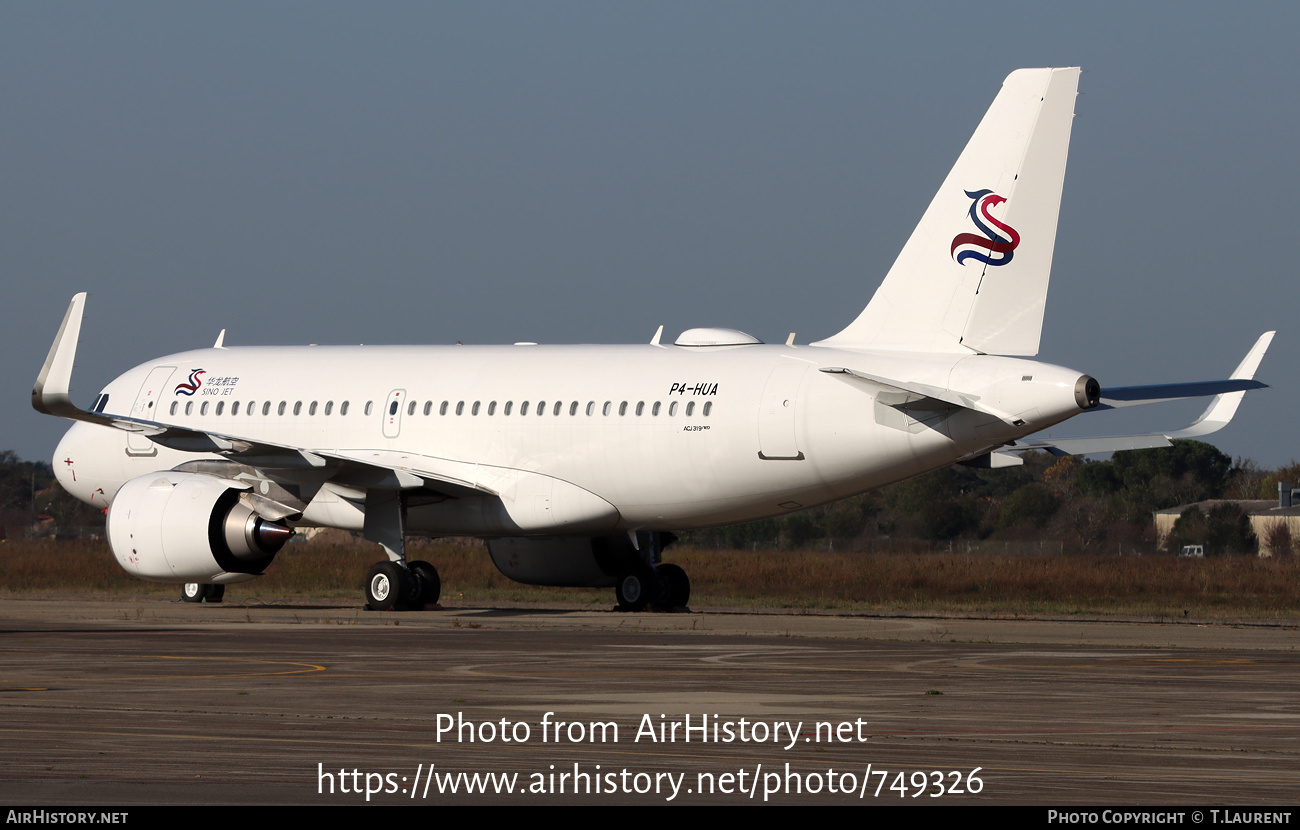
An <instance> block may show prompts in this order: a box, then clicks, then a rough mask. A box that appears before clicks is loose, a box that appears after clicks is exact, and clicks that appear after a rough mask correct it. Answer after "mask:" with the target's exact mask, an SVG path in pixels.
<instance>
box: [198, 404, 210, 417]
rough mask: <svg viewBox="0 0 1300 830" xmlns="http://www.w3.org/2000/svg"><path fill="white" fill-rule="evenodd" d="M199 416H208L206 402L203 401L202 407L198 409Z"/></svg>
mask: <svg viewBox="0 0 1300 830" xmlns="http://www.w3.org/2000/svg"><path fill="white" fill-rule="evenodd" d="M199 414H200V415H207V414H208V402H207V401H204V402H203V405H202V406H200V407H199Z"/></svg>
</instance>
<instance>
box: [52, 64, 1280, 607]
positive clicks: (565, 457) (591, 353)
mask: <svg viewBox="0 0 1300 830" xmlns="http://www.w3.org/2000/svg"><path fill="white" fill-rule="evenodd" d="M1078 76H1079V70H1078V69H1077V68H1064V69H1022V70H1019V71H1017V72H1014V73H1012V74H1011V75H1010V76H1009V77H1008V78H1007V79H1006V81H1005V82H1004V83H1003V85H1002V90H1001V92H1000V93H999V94H998V96H997V98H996V99H995V100H994V101H993V104H992V106H991V107H990V108H989V110H988V112H987V114H986V115H985V116H984V119H983V120H982V121H981V122H980V124H979V127H978V128H977V129H976V130H975V134H974V135H973V136H972V137H971V140H970V142H969V143H968V144H967V145H966V148H965V150H964V151H963V152H962V154H961V157H960V158H959V159H958V160H957V164H956V166H954V167H953V169H952V171H951V172H950V173H949V174H948V177H947V179H945V180H944V182H943V186H942V187H940V188H939V192H938V193H937V194H936V195H935V197H934V200H933V201H932V202H931V203H930V206H929V208H928V209H927V210H926V212H925V215H924V216H923V217H922V218H921V222H920V224H919V225H918V226H917V228H916V230H915V231H914V232H913V233H912V236H911V238H910V239H908V241H907V244H906V245H905V246H904V248H903V251H902V253H901V254H900V255H899V257H898V259H897V260H896V261H895V263H894V265H893V267H892V268H891V269H890V271H889V273H888V275H886V277H885V280H884V282H883V283H882V284H881V285H880V287H879V289H878V290H877V291H876V293H875V296H874V297H873V298H872V299H871V302H870V303H869V304H868V305H867V306H866V308H865V309H864V310H863V311H862V313H861V314H860V315H859V316H858V318H857V319H856V320H854V321H853V322H852V323H851V324H850V325H849V326H848V327H847V328H845V329H844V330H843V331H841V332H839V333H838V334H835V335H833V336H831V337H828V338H826V339H825V340H822V341H820V342H816V343H811V344H808V345H805V346H796V345H794V344H793V343H792V342H787V343H786V344H784V345H764V344H762V343H760V342H759V341H758V340H756V339H755V338H753V337H751V336H749V335H747V334H744V333H743V332H739V331H732V330H727V329H692V330H690V331H687V332H684V333H683V334H682V335H681V336H680V337H678V338H677V340H676V341H675V342H674V343H672V344H671V345H668V344H665V343H661V342H660V335H661V334H662V331H663V329H662V327H661V328H660V330H659V332H658V333H656V334H655V336H654V338H653V339H652V340H651V341H650V343H649V344H646V345H639V346H637V345H629V346H539V345H534V344H516V345H514V346H488V347H473V346H412V347H385V346H369V347H361V346H356V347H351V346H349V347H343V346H329V347H326V346H311V347H303V348H227V347H225V346H224V345H223V340H224V334H225V333H224V332H222V336H220V337H218V338H217V342H216V344H215V345H214V346H213V347H212V348H210V349H200V350H197V351H190V352H183V353H181V354H174V355H168V356H166V357H161V358H158V359H157V360H152V361H149V362H148V363H145V364H143V365H141V366H137V367H136V368H134V369H132V370H130V371H128V372H126V373H125V374H123V375H122V376H121V377H119V378H117V379H116V380H114V381H113V382H112V383H110V384H109V385H108V386H107V387H105V388H104V390H103V391H102V392H101V393H100V395H99V396H98V397H97V398H96V399H95V402H94V403H93V404H92V405H91V406H90V408H89V409H84V410H83V409H81V408H79V407H77V406H75V405H74V404H73V403H72V401H71V398H70V395H69V387H70V381H71V374H72V366H73V359H74V355H75V352H76V348H77V342H78V338H79V332H80V328H81V318H82V309H83V305H84V302H85V295H84V294H78V295H77V296H76V297H74V298H73V300H72V303H71V305H70V306H69V308H68V311H67V315H66V316H65V317H64V320H63V325H62V327H61V328H60V329H59V332H58V335H57V336H56V338H55V341H54V344H53V346H52V347H51V349H50V353H49V357H48V358H47V359H46V361H45V365H44V367H43V368H42V369H41V372H40V375H39V377H38V378H37V381H36V386H35V388H34V389H33V391H32V404H33V406H35V407H36V408H37V409H38V410H40V411H41V412H45V413H48V414H51V415H58V416H61V417H64V418H70V419H73V420H75V421H78V422H79V423H76V424H74V425H73V427H72V428H71V429H70V430H69V431H68V433H67V435H66V436H65V437H64V438H63V440H62V442H61V443H60V444H59V447H58V450H57V451H56V452H57V455H56V457H55V459H54V466H55V469H56V471H57V474H58V478H59V481H60V482H61V483H62V485H63V486H64V487H65V488H66V489H67V490H68V491H69V492H71V493H73V494H74V495H76V496H77V497H78V498H80V499H82V500H83V501H86V502H89V503H90V504H93V505H98V506H105V507H109V511H108V537H109V542H110V545H111V546H112V549H113V553H114V554H115V555H116V556H117V559H118V561H119V562H120V563H121V564H122V566H123V567H124V568H125V569H126V570H127V571H129V572H130V573H132V574H135V575H136V576H139V577H141V578H143V579H148V580H155V581H160V582H175V583H189V585H188V586H187V588H188V590H187V592H186V594H187V596H188V597H189V598H191V599H203V598H204V597H205V596H206V597H208V598H218V597H219V595H220V591H221V590H223V587H222V586H224V585H225V584H227V583H232V582H240V581H244V580H249V579H253V578H255V577H256V576H257V575H259V574H261V573H262V572H263V570H264V569H265V568H266V567H267V566H268V565H269V564H270V563H271V561H272V559H273V558H274V556H275V554H276V553H277V552H278V551H279V550H280V548H281V546H282V545H283V544H284V542H285V541H286V539H287V538H288V537H289V536H290V535H292V533H293V528H295V527H312V526H324V527H336V528H345V529H348V530H355V531H361V532H362V533H363V535H364V537H365V538H366V539H368V540H370V541H372V542H375V543H378V544H379V545H381V546H382V547H383V550H384V551H385V552H386V553H387V559H386V560H385V561H381V562H379V563H377V564H376V565H375V566H374V567H373V568H371V570H370V574H369V576H368V578H367V580H366V599H367V602H368V604H369V605H370V606H371V607H373V608H377V609H400V608H404V607H413V606H422V605H424V604H428V603H432V602H436V601H437V599H438V595H439V590H440V588H439V579H438V575H437V571H436V570H435V569H434V568H433V566H432V565H430V564H429V563H427V562H407V561H406V556H405V547H404V538H405V537H406V536H407V535H429V536H477V537H482V538H485V539H487V540H488V548H489V551H490V553H491V556H492V559H493V561H494V562H495V563H496V566H497V567H498V568H499V569H500V570H501V572H502V573H504V574H505V575H506V576H508V577H510V578H511V579H514V580H517V581H519V582H525V583H530V584H545V585H580V586H613V587H615V593H616V595H617V598H618V602H619V605H620V606H621V607H623V608H626V609H641V608H644V607H645V606H646V605H647V604H652V605H655V606H658V607H666V606H684V605H685V604H686V602H687V600H688V598H689V593H690V582H689V580H688V579H687V577H686V574H685V573H684V572H683V571H682V569H681V568H679V567H677V566H675V565H672V564H665V563H662V561H661V555H662V552H663V549H664V547H665V545H666V544H668V543H669V542H671V540H672V538H673V537H672V535H671V531H673V530H678V529H682V528H698V527H707V526H711V525H722V524H729V523H733V522H742V521H748V520H751V519H759V518H763V517H767V516H779V515H782V514H784V513H788V512H790V511H794V510H800V509H803V508H806V507H810V506H813V505H817V504H824V503H826V502H830V501H834V500H836V499H842V498H844V497H846V496H851V495H854V494H856V493H861V492H864V491H866V490H870V489H872V488H875V487H880V486H882V485H885V484H889V483H890V482H894V481H899V480H901V479H905V478H908V477H910V476H915V475H917V474H919V473H923V472H925V471H927V470H932V469H935V468H936V467H940V466H943V465H945V464H951V463H953V462H962V463H967V464H973V465H977V466H991V467H1002V466H1008V465H1013V464H1018V463H1020V457H1019V455H1018V453H1021V452H1024V451H1026V450H1031V449H1049V450H1051V451H1053V452H1056V453H1058V454H1067V453H1085V452H1109V451H1114V450H1120V449H1136V448H1142V447H1156V446H1168V445H1169V439H1171V438H1184V437H1195V436H1201V435H1206V434H1208V433H1210V432H1213V431H1214V430H1217V429H1219V428H1221V427H1223V426H1224V425H1225V424H1227V423H1228V421H1229V420H1230V419H1231V417H1232V415H1233V413H1235V411H1236V408H1237V405H1238V404H1239V403H1240V401H1241V399H1242V397H1243V395H1244V393H1245V390H1248V389H1255V388H1260V387H1262V386H1264V384H1262V383H1260V382H1258V381H1256V380H1254V379H1253V377H1254V373H1255V370H1256V368H1257V367H1258V365H1259V363H1260V360H1261V359H1262V358H1263V355H1264V351H1265V350H1266V348H1267V347H1268V343H1269V341H1270V340H1271V337H1272V332H1269V333H1267V334H1265V335H1263V336H1262V337H1261V338H1260V339H1259V341H1258V342H1257V343H1256V344H1255V346H1254V348H1252V349H1251V351H1250V353H1249V354H1248V355H1247V356H1246V359H1245V360H1244V361H1243V362H1242V363H1241V365H1240V366H1239V367H1238V368H1237V370H1236V372H1234V373H1233V374H1232V376H1231V378H1229V379H1227V380H1221V381H1210V382H1203V383H1189V384H1170V385H1163V386H1147V387H1127V388H1118V389H1102V388H1101V387H1100V386H1099V385H1098V383H1097V381H1095V380H1093V379H1092V378H1091V377H1089V376H1088V375H1085V374H1083V373H1081V372H1078V371H1075V370H1073V369H1067V368H1063V367H1061V366H1053V365H1050V364H1046V363H1039V362H1035V361H1033V360H1028V359H1026V358H1028V357H1032V356H1034V355H1036V354H1037V353H1038V345H1039V335H1040V332H1041V329H1042V321H1043V309H1044V305H1045V303H1046V299H1047V286H1048V276H1049V273H1050V270H1051V263H1052V249H1053V246H1054V244H1055V237H1056V222H1057V214H1058V209H1059V206H1060V201H1061V189H1062V183H1063V181H1064V176H1065V161H1066V151H1067V148H1068V146H1069V140H1070V126H1071V122H1072V120H1073V117H1074V98H1075V95H1076V89H1077V85H1078ZM1209 395H1214V396H1215V397H1214V400H1213V401H1212V402H1211V404H1210V406H1209V408H1208V409H1207V410H1206V411H1205V414H1204V415H1202V416H1201V418H1199V419H1198V420H1197V421H1196V422H1195V423H1193V424H1192V425H1191V426H1188V427H1186V428H1184V429H1180V430H1176V431H1171V432H1166V433H1163V434H1152V435H1127V436H1111V437H1104V438H1074V439H1064V440H1055V441H1053V440H1047V439H1043V440H1035V439H1032V438H1027V436H1031V435H1033V434H1034V433H1037V432H1040V431H1041V430H1043V429H1046V428H1047V427H1051V426H1053V425H1056V424H1059V423H1061V422H1062V421H1064V420H1066V419H1067V418H1072V417H1074V416H1075V415H1078V414H1080V413H1082V412H1088V411H1091V410H1098V409H1107V408H1110V407H1113V406H1127V405H1132V404H1136V403H1147V402H1152V401H1157V400H1171V399H1177V398H1187V397H1199V396H1209Z"/></svg>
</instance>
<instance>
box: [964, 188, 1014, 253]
mask: <svg viewBox="0 0 1300 830" xmlns="http://www.w3.org/2000/svg"><path fill="white" fill-rule="evenodd" d="M966 195H967V196H968V197H970V198H971V199H972V200H973V201H972V202H971V206H970V218H971V221H972V222H974V223H975V227H977V228H979V229H980V231H981V232H982V233H983V234H984V235H983V236H980V235H979V234H975V233H959V234H957V235H956V236H954V237H953V239H952V247H951V248H950V249H949V251H948V253H950V254H952V255H953V259H955V260H957V264H958V265H961V264H963V263H964V262H966V260H968V259H973V260H975V261H976V262H982V263H984V264H985V265H995V266H996V265H1006V264H1007V263H1008V262H1010V261H1011V257H1012V256H1014V255H1015V250H1016V248H1017V247H1018V246H1019V245H1020V234H1019V233H1017V232H1016V229H1015V228H1013V227H1011V226H1010V225H1008V224H1006V223H1004V222H999V221H998V220H997V219H994V218H993V217H992V216H991V215H989V209H990V208H993V207H997V206H998V205H1000V204H1002V203H1003V202H1005V201H1006V197H1004V196H999V195H997V194H996V193H994V192H993V191H992V190H987V189H986V190H976V191H973V192H972V191H970V190H967V191H966ZM981 215H983V219H981V218H980V217H981ZM986 222H987V224H986ZM990 225H992V227H989V226H990ZM994 228H996V230H994ZM1003 234H1005V236H1004V235H1003ZM958 248H962V249H963V250H962V251H961V253H958V252H957V249H958ZM972 248H982V249H983V250H984V251H987V252H988V253H982V252H981V251H978V250H972Z"/></svg>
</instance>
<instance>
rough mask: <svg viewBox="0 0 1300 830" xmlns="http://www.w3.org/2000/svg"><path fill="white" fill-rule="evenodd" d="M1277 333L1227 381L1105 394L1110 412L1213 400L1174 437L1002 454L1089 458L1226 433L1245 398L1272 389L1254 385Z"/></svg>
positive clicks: (1115, 438)
mask: <svg viewBox="0 0 1300 830" xmlns="http://www.w3.org/2000/svg"><path fill="white" fill-rule="evenodd" d="M1275 333H1276V332H1271V331H1266V332H1264V333H1263V334H1261V335H1260V336H1259V339H1258V340H1256V341H1255V345H1254V346H1252V347H1251V348H1250V351H1249V352H1247V353H1246V357H1245V358H1244V359H1243V360H1242V361H1241V363H1240V364H1238V365H1237V368H1236V369H1235V370H1234V371H1233V373H1232V376H1231V377H1230V378H1228V379H1227V380H1212V381H1205V382H1203V383H1167V384H1161V385H1156V386H1121V387H1116V388H1114V389H1106V390H1103V391H1102V393H1101V400H1102V405H1101V406H1098V407H1096V409H1111V408H1114V407H1117V406H1134V405H1136V404H1143V403H1156V402H1159V401H1173V400H1181V399H1184V398H1196V397H1204V396H1206V395H1214V399H1213V400H1211V401H1210V405H1209V406H1207V407H1206V408H1205V411H1204V412H1202V413H1201V415H1200V417H1199V418H1197V419H1196V420H1195V421H1192V422H1191V423H1190V424H1188V425H1187V426H1185V427H1183V428H1182V429H1176V430H1173V431H1171V432H1152V433H1143V434H1137V435H1105V436H1096V437H1086V438H1032V439H1027V440H1022V441H1017V442H1016V443H1015V444H1014V445H1013V446H1010V447H1006V448H1004V449H1002V450H1000V452H1024V451H1027V450H1047V451H1048V452H1050V453H1052V454H1053V455H1086V454H1089V453H1103V452H1119V451H1121V450H1145V449H1152V448H1155V447H1168V446H1170V442H1171V441H1174V440H1178V439H1183V438H1200V437H1201V436H1203V435H1209V434H1210V433H1213V432H1218V431H1219V430H1221V429H1223V428H1224V427H1226V426H1227V425H1228V424H1229V423H1230V422H1231V421H1232V416H1234V415H1236V414H1237V407H1238V406H1239V405H1240V404H1241V399H1242V398H1244V397H1245V396H1246V392H1247V391H1248V390H1251V389H1267V388H1268V384H1265V383H1260V382H1259V381H1257V380H1255V379H1254V378H1255V371H1256V370H1257V369H1259V364H1260V362H1261V361H1262V360H1263V359H1264V353H1265V352H1267V351H1268V346H1269V344H1270V343H1272V342H1273V335H1274V334H1275Z"/></svg>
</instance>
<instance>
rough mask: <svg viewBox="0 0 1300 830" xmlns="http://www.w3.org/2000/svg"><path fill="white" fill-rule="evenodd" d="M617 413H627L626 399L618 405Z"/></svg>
mask: <svg viewBox="0 0 1300 830" xmlns="http://www.w3.org/2000/svg"><path fill="white" fill-rule="evenodd" d="M618 414H619V415H626V414H627V401H623V402H622V403H621V404H619V405H618Z"/></svg>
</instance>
